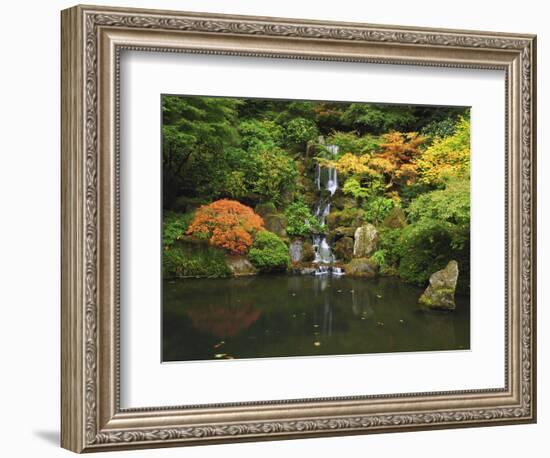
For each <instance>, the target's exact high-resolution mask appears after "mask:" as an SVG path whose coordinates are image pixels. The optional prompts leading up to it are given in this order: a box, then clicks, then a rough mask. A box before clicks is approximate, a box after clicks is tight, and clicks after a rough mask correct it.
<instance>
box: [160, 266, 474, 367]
mask: <svg viewBox="0 0 550 458" xmlns="http://www.w3.org/2000/svg"><path fill="white" fill-rule="evenodd" d="M421 292H422V290H420V289H419V288H415V287H412V286H410V285H407V284H405V283H403V282H400V281H399V280H396V279H392V278H381V279H376V280H369V279H353V278H349V277H345V276H344V277H334V276H330V275H322V276H283V275H282V276H269V277H268V276H265V277H261V276H260V277H250V278H244V279H204V280H197V279H193V280H182V281H177V282H172V283H169V282H165V283H164V290H163V304H164V309H163V359H164V360H165V361H185V360H197V359H214V358H217V357H219V355H220V354H222V355H229V356H227V357H233V358H261V357H280V356H309V355H334V354H354V353H378V352H394V351H425V350H451V349H467V348H469V345H470V328H469V322H470V314H469V303H468V300H467V299H466V298H461V297H458V298H457V311H456V312H455V313H441V312H431V313H425V312H420V311H418V309H417V307H416V300H417V298H418V297H419V295H420V294H421Z"/></svg>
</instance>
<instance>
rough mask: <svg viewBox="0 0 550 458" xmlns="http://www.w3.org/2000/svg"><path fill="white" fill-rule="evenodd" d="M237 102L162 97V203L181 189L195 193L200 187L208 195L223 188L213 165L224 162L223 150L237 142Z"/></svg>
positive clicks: (219, 175) (202, 98) (226, 99)
mask: <svg viewBox="0 0 550 458" xmlns="http://www.w3.org/2000/svg"><path fill="white" fill-rule="evenodd" d="M240 103H241V102H240V101H239V100H238V99H228V98H216V97H178V96H163V97H162V155H163V162H162V164H163V180H164V184H163V198H164V200H165V202H171V201H172V200H173V199H174V198H175V197H176V193H177V190H178V189H181V188H182V187H183V188H186V187H187V186H189V187H190V188H191V189H192V190H195V189H197V188H198V187H200V186H202V187H203V188H204V189H205V192H210V191H212V190H213V189H214V190H216V187H218V188H220V187H222V186H223V174H222V173H219V172H218V173H216V172H217V170H219V169H216V167H214V166H215V165H217V166H218V167H219V165H220V162H221V163H223V160H222V161H220V156H223V151H224V147H226V146H227V145H236V144H237V142H238V139H239V136H238V131H237V129H236V127H235V123H236V115H237V107H238V106H239V104H240ZM199 165H200V170H198V168H199V167H198V166H199ZM184 169H185V171H186V173H183V171H184ZM205 171H208V172H207V173H205ZM208 175H210V176H208ZM189 182H193V185H192V186H190V185H189V184H188V183H189Z"/></svg>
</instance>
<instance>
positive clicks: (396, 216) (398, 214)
mask: <svg viewBox="0 0 550 458" xmlns="http://www.w3.org/2000/svg"><path fill="white" fill-rule="evenodd" d="M383 224H384V226H385V227H389V228H390V229H401V228H403V227H405V226H406V224H407V218H406V216H405V212H404V211H403V209H402V208H401V207H393V208H392V209H391V210H390V212H389V213H388V214H387V215H386V217H385V218H384V223H383Z"/></svg>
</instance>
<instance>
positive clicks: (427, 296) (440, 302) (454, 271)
mask: <svg viewBox="0 0 550 458" xmlns="http://www.w3.org/2000/svg"><path fill="white" fill-rule="evenodd" d="M457 280H458V263H457V262H456V261H449V263H448V264H447V267H445V268H444V269H442V270H438V271H437V272H434V273H433V274H432V275H431V276H430V284H429V285H428V287H427V288H426V291H424V293H423V294H422V296H420V299H418V304H419V305H420V307H421V308H423V309H428V310H431V309H435V310H454V309H455V308H456V305H455V290H456V282H457Z"/></svg>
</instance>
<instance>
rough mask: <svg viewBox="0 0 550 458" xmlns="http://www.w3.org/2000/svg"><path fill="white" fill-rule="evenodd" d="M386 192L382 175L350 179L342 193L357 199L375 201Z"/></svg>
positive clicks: (356, 176) (345, 183)
mask: <svg viewBox="0 0 550 458" xmlns="http://www.w3.org/2000/svg"><path fill="white" fill-rule="evenodd" d="M383 191H384V183H383V181H382V176H381V175H373V176H363V177H360V176H358V175H355V176H352V177H350V178H348V179H347V180H346V181H345V182H344V186H343V187H342V192H343V193H344V194H347V195H350V196H352V197H354V198H355V199H373V198H375V197H376V196H378V195H380V194H381V193H382V192H383Z"/></svg>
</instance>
